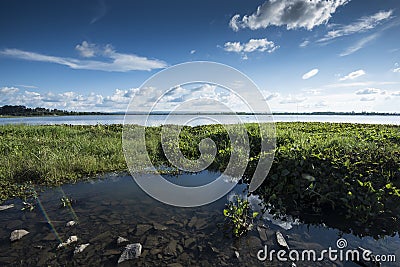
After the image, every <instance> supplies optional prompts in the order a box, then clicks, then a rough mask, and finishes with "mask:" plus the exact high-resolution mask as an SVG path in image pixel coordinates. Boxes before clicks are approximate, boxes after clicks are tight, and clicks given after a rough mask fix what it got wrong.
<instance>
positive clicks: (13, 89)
mask: <svg viewBox="0 0 400 267" xmlns="http://www.w3.org/2000/svg"><path fill="white" fill-rule="evenodd" d="M18 91H19V89H18V88H16V87H7V86H5V87H2V88H0V93H1V94H14V93H16V92H18Z"/></svg>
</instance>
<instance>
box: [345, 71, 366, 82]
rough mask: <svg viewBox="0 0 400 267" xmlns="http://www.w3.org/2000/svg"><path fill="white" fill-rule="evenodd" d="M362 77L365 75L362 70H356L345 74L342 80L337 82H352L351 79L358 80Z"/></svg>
mask: <svg viewBox="0 0 400 267" xmlns="http://www.w3.org/2000/svg"><path fill="white" fill-rule="evenodd" d="M363 75H365V71H364V70H356V71H353V72H350V73H349V74H347V75H346V76H344V77H343V78H340V79H339V80H340V81H346V80H353V79H355V78H358V77H360V76H363Z"/></svg>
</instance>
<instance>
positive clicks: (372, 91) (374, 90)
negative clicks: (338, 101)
mask: <svg viewBox="0 0 400 267" xmlns="http://www.w3.org/2000/svg"><path fill="white" fill-rule="evenodd" d="M381 92H382V91H381V90H380V89H377V88H366V89H360V90H357V91H356V95H373V94H379V93H381Z"/></svg>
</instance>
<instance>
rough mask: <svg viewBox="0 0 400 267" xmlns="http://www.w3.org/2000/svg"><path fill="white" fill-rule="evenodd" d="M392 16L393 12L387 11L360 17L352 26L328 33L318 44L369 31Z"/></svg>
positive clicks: (345, 26) (340, 27) (343, 26)
mask: <svg viewBox="0 0 400 267" xmlns="http://www.w3.org/2000/svg"><path fill="white" fill-rule="evenodd" d="M392 14H393V10H389V11H379V12H377V13H375V14H374V15H371V16H364V17H361V18H360V19H359V20H358V21H356V22H354V23H352V24H348V25H341V26H339V27H338V28H337V29H335V30H331V31H329V32H328V33H327V34H326V35H325V36H324V37H323V38H322V39H320V40H318V42H325V41H329V40H332V39H335V38H338V37H342V36H346V35H350V34H354V33H360V32H365V31H367V30H371V29H373V28H375V27H376V26H378V25H379V24H380V23H381V22H383V21H385V20H387V19H389V18H391V16H392ZM334 26H336V25H334ZM334 26H333V27H334Z"/></svg>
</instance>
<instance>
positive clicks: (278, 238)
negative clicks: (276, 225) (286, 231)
mask: <svg viewBox="0 0 400 267" xmlns="http://www.w3.org/2000/svg"><path fill="white" fill-rule="evenodd" d="M276 241H277V242H278V244H279V246H281V247H283V248H287V249H289V246H288V244H287V242H286V240H285V238H284V237H283V235H282V233H281V232H279V231H276Z"/></svg>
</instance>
